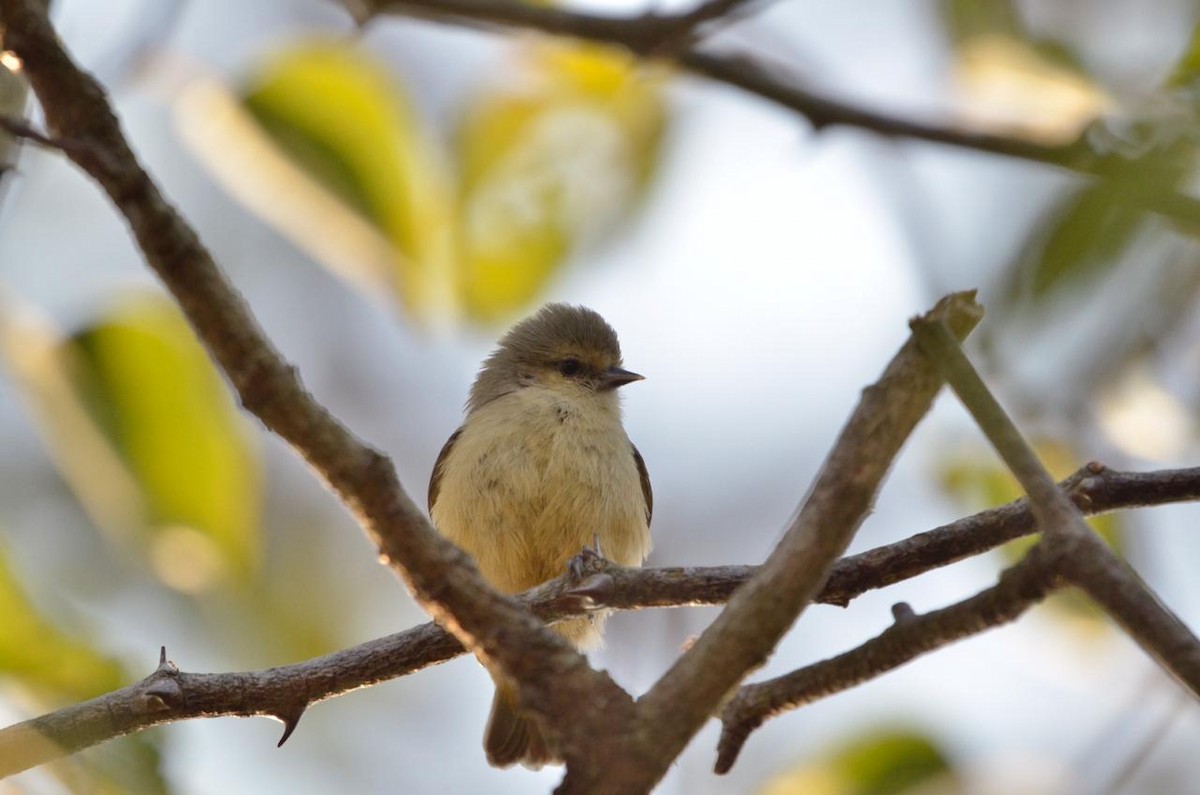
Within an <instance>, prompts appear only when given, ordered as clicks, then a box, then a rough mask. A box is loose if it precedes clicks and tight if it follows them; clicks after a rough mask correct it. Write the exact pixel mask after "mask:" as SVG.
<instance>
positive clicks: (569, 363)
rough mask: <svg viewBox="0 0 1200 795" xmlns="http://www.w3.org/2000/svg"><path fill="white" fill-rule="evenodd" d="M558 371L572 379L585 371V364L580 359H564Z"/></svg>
mask: <svg viewBox="0 0 1200 795" xmlns="http://www.w3.org/2000/svg"><path fill="white" fill-rule="evenodd" d="M558 371H559V372H560V373H562V374H563V375H565V376H566V377H567V378H571V377H573V376H577V375H579V373H580V372H582V371H583V364H582V363H581V362H580V361H579V360H578V359H563V360H562V361H561V362H559V363H558Z"/></svg>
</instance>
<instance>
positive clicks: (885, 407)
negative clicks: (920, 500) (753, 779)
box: [564, 293, 982, 792]
mask: <svg viewBox="0 0 1200 795" xmlns="http://www.w3.org/2000/svg"><path fill="white" fill-rule="evenodd" d="M929 316H930V317H936V318H938V320H939V321H942V320H945V321H946V322H948V323H950V324H951V326H952V327H953V328H954V329H955V332H956V333H957V334H961V335H962V336H966V335H967V334H968V333H969V332H970V331H971V329H972V328H974V327H975V325H976V323H978V322H979V319H980V317H981V316H982V310H981V309H980V307H979V305H978V304H976V303H975V300H974V293H957V294H954V295H951V296H948V297H947V298H944V299H942V300H941V301H940V302H939V303H938V305H937V306H936V307H935V308H934V309H932V310H931V311H930V313H929ZM940 386H941V380H940V379H939V378H938V377H937V375H936V373H935V371H934V369H933V367H932V366H930V364H929V362H928V361H927V360H926V359H925V358H924V357H923V356H922V355H921V354H920V353H919V352H918V350H917V348H916V345H915V343H914V342H913V341H912V340H910V341H909V342H908V343H906V344H905V345H904V346H903V347H901V349H900V351H899V352H898V353H897V354H896V356H895V357H894V358H893V359H892V361H891V362H890V363H889V365H888V367H887V369H886V370H885V371H884V374H883V376H882V377H881V378H880V380H879V381H878V382H876V384H875V385H873V386H871V387H868V388H867V389H865V390H864V391H863V396H862V399H861V400H860V402H859V404H858V406H857V407H856V408H855V410H854V413H853V414H852V415H851V417H850V419H849V421H848V422H847V423H846V426H845V428H843V429H842V432H841V434H840V435H839V437H838V440H837V442H836V443H835V445H834V447H833V450H832V451H831V452H830V454H829V457H828V458H827V459H826V461H825V464H824V466H823V467H822V469H821V472H820V474H819V475H818V476H817V480H816V483H815V484H814V485H813V487H812V491H811V492H810V493H809V496H808V498H807V499H806V500H805V502H804V505H803V507H802V508H801V510H800V511H799V513H798V514H797V516H796V518H795V520H794V521H793V522H792V525H791V527H790V528H789V529H788V531H787V532H786V533H785V535H784V537H783V540H782V541H780V543H779V545H778V546H777V547H776V549H775V551H774V552H772V553H771V556H770V557H769V558H768V559H767V562H766V563H765V564H763V566H762V567H761V568H760V569H759V571H758V572H757V573H755V575H754V576H753V577H752V578H751V579H750V581H749V582H747V583H746V584H745V585H743V586H742V587H741V588H739V589H738V590H737V592H736V593H735V594H734V595H733V596H732V597H731V598H730V600H729V604H728V605H727V606H726V608H725V610H723V611H722V612H721V614H720V615H719V616H718V617H717V619H716V620H715V621H714V622H713V623H712V624H711V625H709V627H708V628H707V629H706V630H705V631H704V633H703V634H701V635H700V637H699V639H697V641H696V642H695V644H693V645H692V647H691V648H690V649H689V650H688V651H687V652H685V653H684V654H683V656H682V657H680V658H679V659H678V660H677V661H676V662H675V664H674V665H672V666H671V668H670V670H668V671H667V673H666V674H665V675H664V676H663V677H662V679H660V680H659V681H658V682H657V683H656V684H655V685H654V686H653V687H652V688H651V689H650V691H649V692H648V693H646V695H645V696H643V697H642V698H641V699H640V700H639V702H638V706H639V716H638V727H637V730H638V732H639V733H640V734H642V735H644V736H646V737H653V738H654V740H655V744H656V748H655V753H653V754H652V755H648V756H647V757H646V759H645V761H646V768H645V771H644V772H645V778H644V779H643V780H642V781H641V782H638V783H639V784H640V785H641V786H639V787H638V791H642V790H648V789H650V788H651V787H652V786H653V784H655V783H656V782H657V781H658V780H659V778H661V776H662V775H663V774H664V773H665V772H666V769H667V766H668V765H669V764H670V763H671V761H673V760H674V759H675V757H676V756H677V755H678V754H679V752H680V751H681V750H682V749H683V747H684V746H685V745H686V744H687V742H688V741H689V740H690V739H691V738H692V736H693V735H694V734H695V733H696V732H697V731H699V729H700V727H701V726H702V725H703V724H704V723H705V721H706V720H707V719H708V717H709V716H710V715H711V714H712V711H713V710H714V709H715V708H716V707H717V705H718V704H719V703H720V702H721V700H722V699H724V698H725V697H726V695H728V694H729V692H730V691H731V690H733V688H734V687H735V686H737V684H738V682H740V681H741V680H742V678H743V677H745V676H746V674H747V673H749V672H750V671H752V670H754V669H756V668H758V667H759V666H760V665H762V663H763V662H764V661H765V660H766V658H767V656H768V655H769V654H770V652H771V650H772V649H773V648H774V647H775V645H776V644H777V643H778V641H779V638H780V637H781V636H782V635H783V633H784V632H785V631H786V630H787V629H788V627H790V626H791V625H792V623H793V622H794V621H795V620H796V618H797V616H799V615H800V613H801V611H802V610H803V609H804V608H805V606H807V605H808V604H809V603H810V602H811V601H812V600H813V599H814V598H815V597H816V595H817V594H818V593H819V592H820V589H821V586H822V585H823V584H824V582H825V580H826V579H827V578H828V574H829V569H830V567H831V566H832V565H833V563H834V561H835V560H836V559H837V557H838V556H839V555H840V554H841V553H842V552H843V551H844V550H845V549H846V546H847V545H848V544H849V543H850V540H851V538H852V537H853V535H854V533H855V531H856V530H857V529H858V526H859V524H860V523H861V522H862V519H863V517H864V516H865V515H866V514H867V512H868V511H869V510H870V507H871V503H872V502H873V501H874V498H875V494H876V492H877V490H878V489H879V486H880V484H881V483H882V482H883V478H884V476H885V475H886V474H887V470H888V468H889V467H890V466H891V463H892V460H893V459H894V458H895V456H896V454H897V453H898V452H899V450H900V447H901V445H902V444H903V443H904V441H905V440H906V439H907V438H908V435H909V434H910V433H911V432H912V429H913V428H914V427H915V426H916V424H917V423H918V422H919V421H920V420H921V418H922V417H923V416H924V415H925V413H926V412H927V411H928V410H929V407H930V405H931V404H932V402H933V398H934V396H935V395H936V394H937V391H938V389H939V387H940ZM590 783H591V782H587V781H586V780H583V781H580V780H573V779H572V776H571V772H570V771H568V774H567V778H566V779H565V780H564V791H580V792H582V791H587V786H588V785H589V784H590Z"/></svg>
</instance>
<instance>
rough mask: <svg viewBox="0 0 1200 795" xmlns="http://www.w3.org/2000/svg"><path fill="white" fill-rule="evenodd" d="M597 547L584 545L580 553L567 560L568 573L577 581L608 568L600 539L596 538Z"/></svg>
mask: <svg viewBox="0 0 1200 795" xmlns="http://www.w3.org/2000/svg"><path fill="white" fill-rule="evenodd" d="M594 543H595V544H596V547H595V548H594V549H593V548H592V547H584V548H583V549H581V550H579V554H577V555H576V556H575V557H573V558H571V559H570V560H569V561H567V573H568V574H570V575H571V578H572V579H573V580H575V581H576V582H582V581H583V580H585V579H586V578H588V577H590V576H591V575H593V574H600V573H602V572H603V571H604V570H605V569H606V568H608V561H607V560H605V559H604V556H603V555H602V554H600V541H599V539H595V541H594Z"/></svg>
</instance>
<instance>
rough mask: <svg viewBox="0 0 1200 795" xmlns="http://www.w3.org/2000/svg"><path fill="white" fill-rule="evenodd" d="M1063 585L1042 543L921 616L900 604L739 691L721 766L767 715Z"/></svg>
mask: <svg viewBox="0 0 1200 795" xmlns="http://www.w3.org/2000/svg"><path fill="white" fill-rule="evenodd" d="M1058 587H1061V582H1057V581H1056V580H1055V578H1054V576H1053V571H1052V570H1051V569H1050V568H1049V567H1048V566H1047V565H1046V560H1045V558H1044V556H1043V555H1042V553H1041V550H1040V548H1039V547H1034V548H1033V549H1032V550H1030V552H1029V554H1028V555H1026V556H1025V558H1024V559H1023V560H1022V561H1021V562H1020V563H1018V564H1017V565H1015V566H1013V567H1012V568H1010V569H1008V570H1007V571H1005V572H1004V573H1003V574H1002V575H1001V576H1000V581H999V582H998V583H997V584H996V585H994V586H992V587H991V588H988V589H987V590H985V591H982V592H980V593H978V594H976V595H975V596H972V597H971V598H969V599H965V600H963V601H961V602H958V603H956V604H953V605H951V606H949V607H944V608H942V609H941V610H935V611H933V612H931V613H925V614H922V615H916V614H913V613H911V612H908V611H901V612H900V613H899V614H898V617H897V620H896V622H895V623H894V624H892V625H891V626H890V627H888V628H887V629H886V630H884V632H883V633H882V634H881V635H879V636H877V637H875V638H872V639H871V640H869V641H867V642H866V643H864V644H862V645H861V646H858V647H857V648H854V649H851V650H850V651H848V652H845V653H843V654H839V655H838V656H836V657H832V658H830V659H828V660H823V661H821V662H819V663H815V664H813V665H810V666H808V667H806V668H801V669H799V670H797V671H793V672H792V673H789V674H786V675H784V676H781V677H778V678H776V679H769V680H767V681H765V682H756V683H755V684H751V685H746V686H744V687H742V688H741V689H740V690H738V692H737V695H735V696H734V697H733V698H732V699H730V701H729V703H728V704H727V705H726V706H725V709H724V710H722V712H721V723H722V727H721V739H720V740H719V741H718V744H717V763H716V766H715V772H717V773H718V774H723V773H728V772H729V770H730V769H731V768H732V767H733V764H734V762H736V761H737V758H738V754H739V753H741V750H742V747H743V746H744V745H745V743H746V740H747V739H748V738H749V736H750V733H751V732H753V731H754V730H755V729H757V728H758V727H759V726H761V725H762V724H763V722H764V721H766V720H767V719H768V718H771V717H774V716H775V715H778V714H780V713H781V712H784V711H787V710H792V709H796V708H798V707H801V706H804V705H805V704H810V703H812V702H813V701H816V700H818V699H821V698H825V697H826V696H831V695H833V694H834V693H840V692H841V691H843V690H847V689H849V688H851V687H854V686H855V685H859V684H862V683H863V682H865V681H867V680H869V679H874V678H875V677H877V676H880V675H881V674H884V673H886V672H888V671H891V670H894V669H896V668H899V667H900V666H901V665H904V664H905V663H907V662H909V661H911V660H913V659H915V658H916V657H919V656H920V655H922V654H927V653H929V652H931V651H934V650H936V649H940V648H942V647H943V646H947V645H949V644H951V643H954V642H955V641H958V640H962V639H963V638H966V637H969V636H971V635H976V634H978V633H980V632H983V631H985V630H989V629H993V628H995V627H999V626H1002V625H1004V624H1007V623H1009V622H1011V621H1015V620H1016V619H1017V618H1018V617H1019V616H1020V615H1021V614H1022V613H1024V612H1025V611H1026V610H1027V609H1029V608H1030V607H1032V606H1033V605H1035V604H1037V603H1038V602H1040V601H1042V599H1044V598H1045V597H1046V595H1047V594H1049V593H1050V592H1051V591H1053V590H1055V589H1056V588H1058Z"/></svg>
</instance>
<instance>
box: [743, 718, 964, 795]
mask: <svg viewBox="0 0 1200 795" xmlns="http://www.w3.org/2000/svg"><path fill="white" fill-rule="evenodd" d="M954 780H955V776H954V773H953V770H952V769H951V767H950V763H949V762H948V761H947V758H946V756H945V754H944V753H942V751H941V750H940V749H939V748H938V746H937V745H936V744H935V743H934V742H933V740H932V739H930V738H929V737H928V736H927V735H925V734H923V733H921V732H919V731H915V730H911V729H906V728H881V729H876V730H874V731H871V732H869V733H867V734H865V735H864V736H862V737H857V738H855V739H854V740H851V741H849V742H846V743H844V744H842V745H839V746H837V747H834V748H832V749H830V750H829V751H828V752H826V753H824V754H822V755H821V756H820V757H819V758H818V759H817V760H815V761H811V762H805V763H804V764H802V765H800V766H798V767H797V768H795V769H793V770H790V771H788V772H787V773H784V774H783V775H780V776H776V777H775V778H774V779H772V780H771V781H770V782H769V783H768V784H767V785H766V786H765V787H764V788H763V789H762V791H761V795H903V794H904V793H908V794H909V795H914V793H918V792H926V791H929V792H932V791H938V792H953V791H957V788H956V787H955V786H954Z"/></svg>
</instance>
